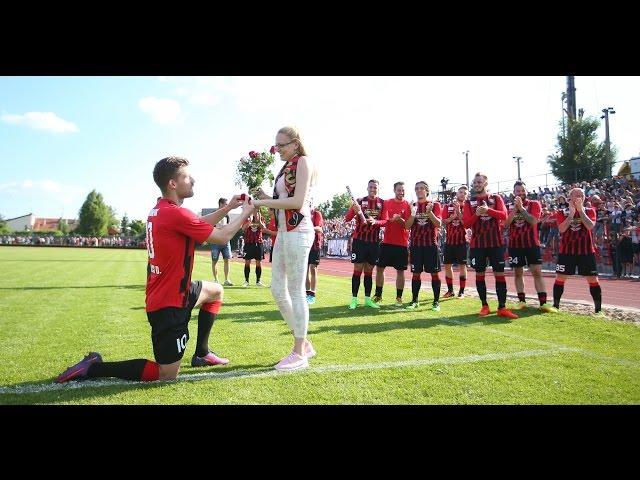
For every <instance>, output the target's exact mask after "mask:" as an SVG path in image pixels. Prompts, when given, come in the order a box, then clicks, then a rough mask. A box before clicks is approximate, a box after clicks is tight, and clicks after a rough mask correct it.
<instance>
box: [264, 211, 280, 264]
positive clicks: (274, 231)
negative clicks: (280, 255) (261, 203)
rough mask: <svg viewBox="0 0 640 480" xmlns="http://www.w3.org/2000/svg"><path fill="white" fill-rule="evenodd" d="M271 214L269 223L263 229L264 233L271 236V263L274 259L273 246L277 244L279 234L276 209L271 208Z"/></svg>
mask: <svg viewBox="0 0 640 480" xmlns="http://www.w3.org/2000/svg"><path fill="white" fill-rule="evenodd" d="M269 214H270V215H271V218H270V219H269V225H267V228H265V229H263V230H262V233H263V234H264V233H266V234H267V235H269V236H270V237H271V250H270V251H269V262H270V263H271V262H272V261H273V260H272V259H273V247H275V246H276V237H277V236H278V226H277V225H276V212H275V210H273V209H269Z"/></svg>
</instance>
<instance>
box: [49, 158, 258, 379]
mask: <svg viewBox="0 0 640 480" xmlns="http://www.w3.org/2000/svg"><path fill="white" fill-rule="evenodd" d="M188 165H189V162H188V160H186V159H185V158H180V157H167V158H163V159H162V160H160V161H159V162H158V163H157V164H156V166H155V168H154V169H153V179H154V181H155V183H156V184H157V185H158V187H159V188H160V190H161V191H162V197H161V198H160V199H159V200H158V203H157V204H156V206H155V207H154V208H153V209H151V211H150V212H149V216H148V218H147V253H148V257H149V260H148V264H147V287H146V312H147V318H148V320H149V324H150V325H151V341H152V344H153V354H154V357H155V360H156V361H155V362H152V361H150V360H145V359H135V360H125V361H122V362H103V361H102V356H101V355H100V354H99V353H97V352H90V353H89V354H88V355H87V356H86V357H85V358H84V359H83V360H81V361H80V362H78V363H77V364H76V365H73V366H72V367H69V368H68V369H67V370H66V371H64V372H63V373H62V374H60V375H59V376H58V377H57V379H56V382H58V383H63V382H67V381H69V380H78V379H85V378H96V377H117V378H122V379H125V380H138V381H153V380H174V379H175V378H176V376H177V375H178V371H179V370H180V363H181V360H182V357H183V355H184V351H185V348H186V345H187V341H188V340H189V329H188V324H189V320H190V318H191V311H192V309H193V308H196V307H200V312H199V314H198V340H197V344H196V351H195V353H194V355H193V357H192V359H191V365H192V366H194V367H203V366H207V365H225V364H227V363H228V362H229V361H228V360H227V359H225V358H220V357H218V356H217V355H216V354H215V353H213V352H211V351H210V350H209V343H208V342H209V333H210V331H211V327H212V326H213V322H214V320H215V318H216V315H217V314H218V311H219V310H220V306H221V304H222V299H223V293H224V290H223V287H222V285H220V284H219V283H213V282H206V281H201V280H197V281H195V282H192V281H191V272H192V269H193V260H194V255H193V253H194V247H195V244H196V243H203V242H205V241H207V242H209V243H217V244H218V245H225V244H226V243H227V242H228V241H229V240H230V239H231V238H232V237H233V235H234V234H235V232H236V231H238V230H239V229H240V226H241V225H242V221H243V220H244V219H245V218H247V217H248V216H249V215H251V213H252V212H253V208H254V207H253V205H251V204H250V203H249V202H244V204H242V202H241V201H240V196H239V195H236V196H234V197H233V198H232V199H231V201H230V202H229V203H228V205H227V206H225V207H222V208H220V209H218V210H216V211H215V212H214V213H211V214H209V215H206V216H204V217H198V216H197V215H195V214H194V213H193V212H191V211H189V210H187V209H186V208H181V205H182V203H183V201H184V199H185V198H190V197H192V196H193V186H194V184H195V180H194V179H193V177H192V176H191V175H190V174H189V170H188ZM241 204H242V213H241V215H240V216H239V217H238V218H236V219H235V220H233V221H231V222H230V223H229V224H228V225H225V226H224V227H220V228H215V229H214V225H216V224H217V223H218V222H219V221H220V220H221V219H222V218H223V217H224V216H225V215H227V213H229V211H231V210H232V209H234V208H236V207H238V206H240V205H241Z"/></svg>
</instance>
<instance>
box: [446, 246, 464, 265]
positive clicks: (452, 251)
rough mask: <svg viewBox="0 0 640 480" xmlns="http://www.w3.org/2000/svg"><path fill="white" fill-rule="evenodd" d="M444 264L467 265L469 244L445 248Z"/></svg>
mask: <svg viewBox="0 0 640 480" xmlns="http://www.w3.org/2000/svg"><path fill="white" fill-rule="evenodd" d="M444 263H445V264H446V265H449V264H451V263H457V264H463V263H464V264H466V263H467V244H466V243H460V244H458V245H445V246H444Z"/></svg>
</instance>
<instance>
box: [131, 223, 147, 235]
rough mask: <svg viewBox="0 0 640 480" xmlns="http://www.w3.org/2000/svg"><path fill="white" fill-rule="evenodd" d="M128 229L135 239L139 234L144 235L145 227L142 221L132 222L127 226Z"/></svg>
mask: <svg viewBox="0 0 640 480" xmlns="http://www.w3.org/2000/svg"><path fill="white" fill-rule="evenodd" d="M129 229H130V231H131V235H133V236H134V237H137V236H138V235H140V234H145V230H146V225H145V223H144V222H143V221H142V220H133V221H132V222H131V223H130V224H129Z"/></svg>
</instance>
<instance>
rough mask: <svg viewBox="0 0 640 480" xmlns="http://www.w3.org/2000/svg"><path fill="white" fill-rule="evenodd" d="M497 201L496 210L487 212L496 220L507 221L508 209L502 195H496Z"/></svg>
mask: <svg viewBox="0 0 640 480" xmlns="http://www.w3.org/2000/svg"><path fill="white" fill-rule="evenodd" d="M495 199H496V208H489V209H488V210H487V215H489V216H491V217H493V218H495V219H496V220H506V219H507V207H506V206H505V204H504V200H503V199H502V197H501V196H500V195H496V196H495Z"/></svg>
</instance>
